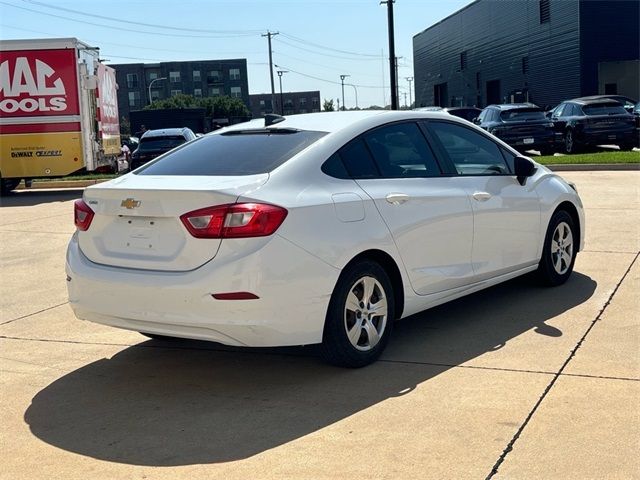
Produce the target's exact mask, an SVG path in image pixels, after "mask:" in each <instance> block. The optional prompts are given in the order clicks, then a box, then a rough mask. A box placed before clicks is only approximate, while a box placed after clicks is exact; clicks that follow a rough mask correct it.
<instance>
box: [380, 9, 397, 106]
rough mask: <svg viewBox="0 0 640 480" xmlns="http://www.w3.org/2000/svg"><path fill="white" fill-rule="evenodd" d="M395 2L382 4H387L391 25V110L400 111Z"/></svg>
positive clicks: (388, 18)
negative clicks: (394, 16)
mask: <svg viewBox="0 0 640 480" xmlns="http://www.w3.org/2000/svg"><path fill="white" fill-rule="evenodd" d="M394 2H395V0H384V1H381V2H380V5H382V4H383V3H386V4H387V20H388V23H389V27H388V29H389V76H390V77H391V110H397V109H398V95H397V93H398V87H397V85H396V84H397V76H396V47H395V40H394V35H395V34H394V32H393V3H394Z"/></svg>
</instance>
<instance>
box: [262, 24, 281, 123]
mask: <svg viewBox="0 0 640 480" xmlns="http://www.w3.org/2000/svg"><path fill="white" fill-rule="evenodd" d="M279 33H280V32H270V31H269V30H267V33H265V34H263V35H262V36H263V37H267V38H268V40H269V75H270V76H271V113H273V111H274V110H275V104H276V88H275V86H274V83H273V52H272V51H271V37H275V36H276V35H278V34H279Z"/></svg>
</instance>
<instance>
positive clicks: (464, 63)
mask: <svg viewBox="0 0 640 480" xmlns="http://www.w3.org/2000/svg"><path fill="white" fill-rule="evenodd" d="M465 68H467V52H466V51H464V52H462V53H460V70H464V69H465Z"/></svg>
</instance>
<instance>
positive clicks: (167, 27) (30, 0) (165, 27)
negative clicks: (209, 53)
mask: <svg viewBox="0 0 640 480" xmlns="http://www.w3.org/2000/svg"><path fill="white" fill-rule="evenodd" d="M22 1H23V2H24V3H29V4H32V5H38V6H41V7H46V8H50V9H53V10H59V11H64V12H69V13H75V14H76V15H83V16H85V17H93V18H100V19H102V20H109V21H112V22H117V23H122V18H114V17H108V16H105V15H97V14H94V13H87V12H82V11H80V10H74V9H71V8H64V7H60V6H52V5H49V4H47V3H44V2H38V1H36V0H22ZM127 23H128V24H131V25H141V26H143V27H152V28H162V29H163V30H178V31H183V32H201V33H224V34H228V33H229V34H232V33H233V34H237V33H240V32H241V33H242V34H243V35H255V34H257V33H260V30H205V29H198V28H182V27H175V26H171V25H159V24H156V23H143V22H135V21H133V20H127Z"/></svg>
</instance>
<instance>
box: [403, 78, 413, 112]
mask: <svg viewBox="0 0 640 480" xmlns="http://www.w3.org/2000/svg"><path fill="white" fill-rule="evenodd" d="M404 79H405V80H406V81H407V82H409V108H411V105H412V103H413V101H412V100H411V82H413V77H405V78H404Z"/></svg>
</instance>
